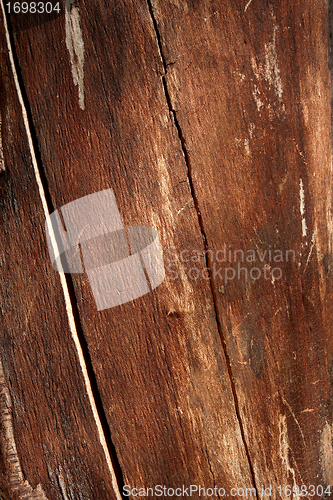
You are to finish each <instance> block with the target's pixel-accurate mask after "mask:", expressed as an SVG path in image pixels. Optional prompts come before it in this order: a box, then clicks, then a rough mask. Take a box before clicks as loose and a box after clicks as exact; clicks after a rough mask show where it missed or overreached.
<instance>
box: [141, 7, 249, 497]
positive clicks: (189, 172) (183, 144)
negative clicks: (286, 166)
mask: <svg viewBox="0 0 333 500" xmlns="http://www.w3.org/2000/svg"><path fill="white" fill-rule="evenodd" d="M147 3H148V8H149V12H150V16H151V19H152V22H153V25H154V30H155V34H156V39H157V44H158V48H159V52H160V56H161V59H162V63H163V68H164V74H163V75H162V77H161V78H162V83H163V89H164V94H165V98H166V101H167V104H168V108H169V111H170V113H171V115H172V116H173V120H174V124H175V127H176V129H177V133H178V138H179V141H180V143H181V147H182V151H183V155H184V159H185V163H186V167H187V176H188V181H189V185H190V190H191V195H192V198H193V201H194V206H195V209H196V213H197V217H198V222H199V226H200V231H201V236H202V239H203V243H204V248H205V260H206V268H207V272H208V275H209V283H210V288H211V293H212V297H213V303H214V309H215V318H216V323H217V327H218V331H219V335H220V339H221V343H222V347H223V351H224V355H225V359H226V364H227V368H228V374H229V379H230V385H231V389H232V393H233V398H234V404H235V411H236V416H237V420H238V424H239V428H240V432H241V436H242V442H243V446H244V449H245V453H246V457H247V460H248V463H249V469H250V473H251V478H252V482H253V486H254V488H255V490H256V492H257V491H258V490H257V486H256V480H255V474H254V469H253V466H252V462H251V457H250V452H249V448H248V445H247V442H246V438H245V431H244V426H243V422H242V419H241V415H240V410H239V403H238V396H237V392H236V387H235V383H234V380H233V375H232V369H231V363H230V358H229V354H228V350H227V345H226V342H225V338H224V334H223V330H222V326H221V322H220V320H219V312H218V305H217V296H216V292H215V288H214V282H213V275H212V271H211V264H210V262H209V257H208V256H209V252H208V240H207V235H206V232H205V228H204V223H203V219H202V215H201V212H200V208H199V201H198V198H197V195H196V191H195V188H194V183H193V176H192V166H191V161H190V157H189V154H188V151H187V147H186V141H185V138H184V135H183V132H182V129H181V126H180V124H179V121H178V118H177V113H176V111H175V110H174V108H173V106H172V103H171V98H170V94H169V90H168V86H167V81H166V74H167V71H168V65H167V63H166V60H165V57H164V54H163V48H162V42H161V36H160V32H159V29H158V26H157V21H156V18H155V14H154V9H153V6H152V2H151V0H147ZM207 460H208V455H207ZM208 465H209V467H210V470H211V465H210V462H209V460H208ZM211 472H212V470H211ZM256 497H257V493H256ZM257 498H258V497H257Z"/></svg>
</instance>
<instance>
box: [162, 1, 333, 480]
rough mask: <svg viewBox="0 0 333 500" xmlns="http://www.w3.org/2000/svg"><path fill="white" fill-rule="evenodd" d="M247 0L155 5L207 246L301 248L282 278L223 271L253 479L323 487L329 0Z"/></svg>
mask: <svg viewBox="0 0 333 500" xmlns="http://www.w3.org/2000/svg"><path fill="white" fill-rule="evenodd" d="M244 3H245V2H214V3H211V2H190V1H189V2H179V3H178V2H161V1H159V0H153V1H152V4H153V10H154V14H155V16H156V20H157V27H158V30H159V33H160V39H161V43H162V51H163V53H164V57H165V61H166V64H167V66H168V67H167V74H166V82H167V87H168V90H169V94H170V100H171V105H172V107H173V109H174V110H175V111H176V114H177V119H178V122H179V126H180V128H181V130H182V134H183V137H184V142H185V145H186V150H187V151H188V162H189V165H190V170H191V175H192V179H193V185H194V191H195V193H196V196H197V199H198V206H199V207H200V211H201V216H202V226H203V230H204V232H205V234H206V236H207V244H208V247H209V249H212V250H213V252H214V256H216V252H217V251H218V250H219V249H221V248H223V245H224V244H226V245H227V248H228V249H229V248H231V249H232V250H233V251H234V250H242V251H244V252H246V251H248V250H255V251H257V249H259V250H260V251H261V252H264V251H265V250H269V248H271V249H272V250H276V249H279V250H282V251H283V255H284V260H286V257H285V252H286V250H294V251H295V256H296V257H295V262H283V263H281V265H280V264H274V263H272V264H271V267H281V270H282V273H283V275H282V278H281V279H280V280H276V281H274V282H271V280H265V279H263V278H262V279H258V280H255V279H251V278H250V279H247V280H246V279H244V275H245V271H242V279H237V276H238V271H237V276H236V279H234V280H229V281H228V283H227V284H226V283H225V280H224V279H223V278H224V275H223V274H222V280H221V278H220V277H219V276H217V278H216V279H215V280H213V281H214V290H215V300H216V304H217V307H218V316H219V321H220V323H221V330H222V334H223V338H224V339H225V342H226V346H227V352H228V355H229V357H230V366H231V370H232V374H233V379H234V381H235V388H236V393H237V398H238V401H239V408H240V412H241V419H242V422H243V425H244V428H245V435H246V441H247V444H248V448H249V452H250V457H251V462H252V465H253V469H254V473H255V479H256V483H257V485H258V486H259V485H262V484H263V485H270V484H272V485H273V487H274V485H275V486H277V485H283V486H284V485H287V484H291V485H293V484H296V485H301V484H305V485H309V484H315V485H317V484H322V485H324V486H325V485H327V484H330V483H331V481H332V470H331V465H330V463H331V458H330V457H331V456H332V448H331V444H329V443H328V441H329V440H330V439H331V438H330V436H331V430H330V429H331V425H332V409H331V389H330V384H331V363H332V335H331V332H332V305H331V297H332V274H331V259H332V257H331V255H332V167H331V165H332V158H331V145H330V144H331V133H330V119H331V107H330V94H331V90H330V80H329V71H328V58H327V54H328V19H327V3H326V2H317V3H316V4H315V5H314V4H313V3H311V2H302V3H301V4H299V3H296V4H294V3H290V2H287V1H279V2H274V4H273V3H270V2H265V3H264V4H263V3H262V2H256V1H255V0H254V1H253V2H252V3H250V4H249V5H248V8H247V9H245V8H244ZM229 245H231V247H229ZM214 260H215V262H216V259H214ZM257 261H258V258H257ZM266 262H267V259H266ZM210 264H211V266H213V262H212V261H211V262H210ZM268 264H270V263H269V262H268ZM217 265H218V263H217ZM228 265H229V266H231V267H237V263H233V264H222V267H226V266H228ZM254 265H257V266H258V264H254ZM252 266H253V264H252ZM262 266H263V264H261V265H260V267H262ZM219 267H221V265H219ZM246 267H247V268H248V271H247V272H248V273H249V272H250V270H251V264H248V265H247V266H246ZM228 275H229V276H231V275H233V272H232V271H229V272H228ZM275 275H276V276H278V275H279V273H278V272H275ZM254 276H255V277H257V276H258V273H257V272H255V274H254Z"/></svg>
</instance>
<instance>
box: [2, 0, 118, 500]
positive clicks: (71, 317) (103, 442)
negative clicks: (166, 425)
mask: <svg viewBox="0 0 333 500" xmlns="http://www.w3.org/2000/svg"><path fill="white" fill-rule="evenodd" d="M1 9H2V14H3V21H4V28H5V33H6V41H7V48H8V53H9V59H10V64H11V68H12V72H13V78H14V82H15V87H16V92H17V96H18V99H19V102H20V105H21V109H22V116H23V121H24V126H25V130H26V134H27V138H28V143H29V149H30V154H31V160H32V165H33V168H34V172H35V177H36V181H37V185H38V190H39V195H40V198H41V201H42V205H43V209H44V215H45V217H46V221H47V224H48V226H49V235H50V239H51V241H52V245H53V247H54V252H55V254H56V253H57V252H58V253H59V250H58V246H57V243H56V238H55V235H54V231H53V227H52V224H51V220H50V213H49V209H48V206H47V201H46V196H45V191H44V187H43V184H42V180H41V176H40V172H39V168H38V163H37V159H36V155H35V149H34V145H33V141H32V135H31V131H30V125H29V120H28V115H27V111H26V108H25V104H24V100H23V96H22V92H21V88H20V84H19V81H18V77H17V71H16V66H15V61H14V56H13V50H12V45H11V41H10V36H9V31H8V24H7V18H6V11H5V6H4V2H3V0H1ZM59 271H61V270H60V269H59ZM60 282H61V286H62V290H63V294H64V298H65V304H66V311H67V316H68V323H69V327H70V330H71V334H72V337H73V340H74V343H75V346H76V350H77V355H78V358H79V362H80V367H81V370H82V373H83V377H84V381H85V385H86V390H87V393H88V397H89V402H90V405H91V408H92V412H93V415H94V419H95V423H96V426H97V429H98V434H99V439H100V442H101V445H102V447H103V451H104V454H105V458H106V462H107V465H108V468H109V470H110V473H111V478H112V486H113V489H114V492H115V495H116V498H117V500H121V494H120V491H119V487H118V483H117V479H116V475H115V472H114V469H113V465H112V461H111V457H110V453H109V450H108V446H107V443H106V438H105V435H104V431H103V427H102V423H101V421H100V418H99V415H98V411H97V406H96V401H95V398H94V395H93V392H92V388H91V383H90V379H89V375H88V371H87V366H86V362H85V359H84V356H83V352H82V347H81V344H80V340H79V337H78V333H77V329H76V325H75V320H74V314H73V308H72V303H71V299H70V296H69V291H68V286H67V283H66V278H65V275H64V273H63V272H60Z"/></svg>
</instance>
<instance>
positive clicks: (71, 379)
mask: <svg viewBox="0 0 333 500" xmlns="http://www.w3.org/2000/svg"><path fill="white" fill-rule="evenodd" d="M0 47H1V49H0V65H1V70H2V71H1V80H0V89H1V90H0V95H1V101H0V112H1V120H2V143H3V156H4V163H5V166H6V171H5V173H4V174H3V175H2V176H1V177H0V192H1V194H0V200H1V201H0V218H1V223H0V241H1V245H0V268H1V280H0V320H1V322H0V324H1V341H0V469H1V473H0V488H1V489H2V490H3V492H4V493H5V494H6V495H7V498H8V499H10V500H16V499H23V498H28V499H35V500H37V499H38V500H45V499H46V498H47V499H49V500H51V499H52V500H53V499H66V498H96V499H97V498H110V499H115V498H116V495H115V493H114V489H113V486H112V481H111V474H110V471H109V468H108V466H107V462H106V458H105V455H104V452H103V448H102V446H101V443H100V439H99V434H98V431H97V427H96V423H95V420H94V417H93V413H92V409H91V406H90V403H89V398H88V394H87V389H86V386H85V384H84V379H83V375H82V371H81V367H80V363H79V360H78V355H77V351H76V349H75V346H74V342H73V339H72V338H71V332H70V329H69V326H68V319H67V314H66V308H65V302H64V297H63V294H62V291H61V286H60V281H59V277H58V276H57V274H55V273H54V272H53V270H52V268H50V266H49V256H48V251H47V247H46V239H45V234H44V222H45V217H44V213H43V207H42V203H41V199H40V196H39V192H38V187H37V183H36V179H35V175H34V170H33V166H32V161H31V156H30V150H29V146H28V141H27V137H26V130H25V127H24V124H23V120H22V110H21V107H20V105H19V101H18V98H17V95H16V92H15V85H14V80H13V75H12V70H11V67H10V64H9V58H8V51H7V46H6V39H5V33H4V26H3V24H2V23H1V28H0ZM0 496H1V495H0ZM1 498H2V497H1Z"/></svg>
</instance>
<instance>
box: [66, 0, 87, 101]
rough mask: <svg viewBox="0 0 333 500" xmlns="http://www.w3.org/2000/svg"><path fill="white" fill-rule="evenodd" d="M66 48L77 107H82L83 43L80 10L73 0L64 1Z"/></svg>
mask: <svg viewBox="0 0 333 500" xmlns="http://www.w3.org/2000/svg"><path fill="white" fill-rule="evenodd" d="M65 28H66V47H67V49H68V52H69V56H70V60H71V67H72V75H73V82H74V85H75V86H77V87H78V92H79V105H80V108H81V109H82V110H83V109H84V108H85V105H84V73H83V65H84V43H83V37H82V31H81V27H80V10H79V8H78V7H75V6H74V5H73V0H65Z"/></svg>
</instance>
